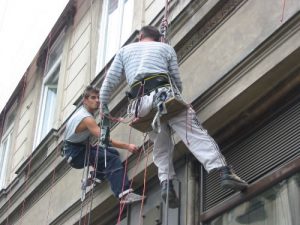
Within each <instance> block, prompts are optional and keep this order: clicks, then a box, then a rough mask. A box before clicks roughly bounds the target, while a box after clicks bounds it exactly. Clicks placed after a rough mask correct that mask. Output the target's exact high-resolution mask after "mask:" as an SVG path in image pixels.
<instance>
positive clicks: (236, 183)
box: [219, 166, 248, 191]
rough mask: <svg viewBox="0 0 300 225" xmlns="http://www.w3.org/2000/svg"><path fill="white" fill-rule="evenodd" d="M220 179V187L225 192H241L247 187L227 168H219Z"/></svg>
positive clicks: (245, 183) (244, 182) (246, 184)
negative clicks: (231, 190)
mask: <svg viewBox="0 0 300 225" xmlns="http://www.w3.org/2000/svg"><path fill="white" fill-rule="evenodd" d="M219 172H220V177H221V187H222V188H223V189H225V190H228V189H233V190H235V191H242V190H245V189H246V188H247V187H248V183H247V182H246V181H244V180H242V179H241V178H239V177H238V175H236V174H235V173H234V171H233V169H232V168H231V167H229V166H223V167H221V168H219Z"/></svg>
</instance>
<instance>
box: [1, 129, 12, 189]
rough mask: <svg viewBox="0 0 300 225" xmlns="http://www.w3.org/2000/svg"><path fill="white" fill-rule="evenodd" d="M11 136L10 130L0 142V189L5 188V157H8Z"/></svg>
mask: <svg viewBox="0 0 300 225" xmlns="http://www.w3.org/2000/svg"><path fill="white" fill-rule="evenodd" d="M11 134H12V130H10V131H9V133H8V134H6V137H5V139H4V140H3V141H2V144H1V146H0V150H1V152H0V189H2V188H4V186H5V179H6V177H5V174H6V167H7V156H8V152H9V148H10V142H11V138H10V137H11Z"/></svg>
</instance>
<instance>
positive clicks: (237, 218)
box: [208, 173, 300, 225]
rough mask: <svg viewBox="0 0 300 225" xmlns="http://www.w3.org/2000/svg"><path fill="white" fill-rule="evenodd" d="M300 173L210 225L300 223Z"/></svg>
mask: <svg viewBox="0 0 300 225" xmlns="http://www.w3.org/2000/svg"><path fill="white" fill-rule="evenodd" d="M299 212H300V173H298V174H296V175H294V176H293V177H291V178H289V179H287V180H285V181H283V182H281V183H279V184H277V185H275V186H273V187H272V188H270V189H269V190H267V191H265V192H264V193H263V194H261V195H259V196H257V197H255V198H253V199H251V200H250V201H249V202H246V203H244V204H242V205H240V206H238V207H236V208H234V209H232V210H231V211H229V212H227V213H225V214H223V215H222V216H220V217H218V218H216V219H215V220H213V221H211V222H210V223H208V224H209V225H241V224H248V225H250V224H251V225H295V224H299V221H300V215H299Z"/></svg>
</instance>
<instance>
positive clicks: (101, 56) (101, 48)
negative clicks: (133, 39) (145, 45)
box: [96, 0, 134, 75]
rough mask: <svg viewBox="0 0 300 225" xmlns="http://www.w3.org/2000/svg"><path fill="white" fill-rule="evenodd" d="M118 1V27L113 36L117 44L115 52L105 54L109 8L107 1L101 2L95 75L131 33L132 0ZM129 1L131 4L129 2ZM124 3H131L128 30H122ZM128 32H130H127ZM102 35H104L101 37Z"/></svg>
mask: <svg viewBox="0 0 300 225" xmlns="http://www.w3.org/2000/svg"><path fill="white" fill-rule="evenodd" d="M117 1H118V7H117V8H116V10H117V13H116V17H118V27H117V29H116V34H115V36H118V38H117V44H116V46H117V47H116V51H115V52H110V53H108V52H107V49H108V44H107V43H108V39H109V36H108V35H109V33H108V26H109V24H108V23H109V13H108V7H109V0H104V1H103V8H102V16H101V23H100V29H99V37H100V38H99V42H98V54H97V65H96V75H97V74H98V73H99V72H100V71H101V69H102V68H103V67H104V66H105V64H107V63H108V62H109V61H110V60H111V58H112V57H113V56H114V55H115V54H116V52H117V51H118V49H119V48H120V47H121V46H122V45H123V44H124V43H125V42H126V40H127V39H128V38H129V37H130V34H131V33H132V23H133V15H134V0H117ZM130 1H131V2H130ZM126 3H132V11H131V13H132V18H131V19H130V22H131V26H130V28H129V29H126V30H123V28H124V26H123V21H124V19H123V17H124V11H125V6H126ZM128 30H130V31H128ZM126 31H128V34H127V35H126V34H125V36H123V35H124V32H126ZM103 34H104V35H103Z"/></svg>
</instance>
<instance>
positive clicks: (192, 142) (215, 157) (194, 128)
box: [149, 108, 226, 182]
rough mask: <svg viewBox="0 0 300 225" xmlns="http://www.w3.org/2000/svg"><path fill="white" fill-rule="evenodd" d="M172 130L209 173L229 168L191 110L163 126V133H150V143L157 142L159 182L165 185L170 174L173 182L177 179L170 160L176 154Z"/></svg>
mask: <svg viewBox="0 0 300 225" xmlns="http://www.w3.org/2000/svg"><path fill="white" fill-rule="evenodd" d="M170 127H171V128H172V129H173V130H174V131H175V132H176V133H177V134H178V135H179V137H180V138H181V139H182V141H183V142H184V143H185V145H186V146H187V147H188V149H189V150H190V151H191V152H192V153H193V155H194V156H195V157H196V158H197V159H198V161H199V162H201V163H202V165H203V166H204V167H205V169H206V170H207V172H209V171H211V170H213V169H216V168H220V167H222V166H225V165H226V162H225V159H224V157H223V155H222V154H221V153H220V150H219V147H218V145H217V143H216V142H215V141H214V140H213V138H212V137H211V136H209V134H208V133H207V131H206V130H205V129H203V127H202V125H201V124H200V122H199V120H198V118H197V116H196V114H195V112H194V110H193V109H191V108H189V109H187V110H186V111H183V112H181V113H180V114H178V115H177V116H175V117H173V118H171V119H170V120H169V121H168V122H166V123H162V124H161V132H160V133H155V132H154V131H151V132H150V133H149V137H150V139H151V140H152V141H153V142H154V150H153V160H154V163H155V165H156V166H157V167H158V178H159V180H160V181H161V182H162V181H163V180H167V179H168V172H169V179H173V178H175V176H176V175H175V171H174V166H173V161H170V165H169V157H172V156H173V150H174V145H173V142H172V139H171V134H170ZM168 166H169V168H168Z"/></svg>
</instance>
